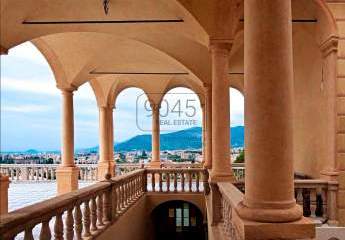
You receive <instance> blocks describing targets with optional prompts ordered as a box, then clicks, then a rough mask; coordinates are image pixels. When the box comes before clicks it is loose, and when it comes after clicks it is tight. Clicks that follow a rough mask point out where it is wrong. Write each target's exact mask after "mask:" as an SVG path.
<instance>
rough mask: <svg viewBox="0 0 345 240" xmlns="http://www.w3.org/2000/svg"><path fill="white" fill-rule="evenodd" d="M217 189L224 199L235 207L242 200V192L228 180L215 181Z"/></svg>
mask: <svg viewBox="0 0 345 240" xmlns="http://www.w3.org/2000/svg"><path fill="white" fill-rule="evenodd" d="M217 185H218V188H219V191H220V192H221V194H222V196H223V198H224V199H226V200H227V201H228V202H229V203H230V204H231V206H232V207H236V206H237V205H238V204H239V203H240V202H241V201H242V200H243V196H244V194H243V193H242V192H241V191H240V190H238V188H237V187H236V186H235V185H234V184H232V183H230V182H219V183H217Z"/></svg>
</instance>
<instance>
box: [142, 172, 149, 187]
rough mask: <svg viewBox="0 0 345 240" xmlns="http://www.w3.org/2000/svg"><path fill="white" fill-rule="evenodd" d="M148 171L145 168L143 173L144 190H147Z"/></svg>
mask: <svg viewBox="0 0 345 240" xmlns="http://www.w3.org/2000/svg"><path fill="white" fill-rule="evenodd" d="M147 177H148V175H147V171H146V170H145V172H144V174H143V181H142V184H143V192H147Z"/></svg>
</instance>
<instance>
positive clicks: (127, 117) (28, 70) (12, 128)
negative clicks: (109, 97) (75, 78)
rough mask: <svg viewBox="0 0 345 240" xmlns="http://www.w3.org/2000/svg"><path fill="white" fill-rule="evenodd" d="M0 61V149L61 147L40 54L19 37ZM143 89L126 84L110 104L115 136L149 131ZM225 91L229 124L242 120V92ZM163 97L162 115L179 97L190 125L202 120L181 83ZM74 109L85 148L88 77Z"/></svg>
mask: <svg viewBox="0 0 345 240" xmlns="http://www.w3.org/2000/svg"><path fill="white" fill-rule="evenodd" d="M0 65H1V149H0V150H1V151H21V150H27V149H32V148H33V149H38V150H42V151H44V150H58V149H60V130H61V127H60V125H61V124H60V116H61V94H60V91H59V90H58V89H57V88H56V86H55V80H54V75H53V73H52V71H51V70H50V67H49V65H48V63H47V62H46V60H45V59H44V57H43V56H42V55H41V54H40V52H39V51H38V50H37V49H36V48H35V47H34V46H33V45H32V44H31V43H24V44H21V45H19V46H17V47H15V48H13V49H11V50H10V51H9V54H8V55H7V56H3V55H2V56H1V64H0ZM142 94H143V92H142V91H141V90H140V89H136V88H130V89H126V90H125V91H123V92H121V93H120V95H119V96H118V99H117V101H116V109H115V110H114V138H115V139H114V140H115V142H120V141H123V140H126V139H128V138H130V137H133V136H135V135H138V134H145V133H149V131H150V126H151V117H150V116H149V115H150V112H149V108H148V109H147V110H145V107H144V103H145V100H147V99H146V96H145V95H142ZM230 95H231V125H232V126H236V125H243V97H242V95H241V94H240V93H239V92H238V91H236V90H233V89H231V91H230ZM138 97H139V99H138V101H137V98H138ZM165 98H166V100H167V101H166V102H168V103H169V105H166V104H165V105H164V106H162V109H161V114H163V115H164V114H165V113H163V112H165V111H166V110H167V106H169V110H170V112H169V114H168V116H167V117H165V118H162V119H164V120H170V121H171V122H173V120H175V119H177V118H178V117H177V115H178V114H179V113H176V110H177V109H178V106H176V107H175V113H172V112H171V110H172V109H173V108H174V106H175V105H176V103H177V102H178V100H180V103H181V106H182V107H181V111H182V112H183V114H186V111H187V109H186V108H185V107H184V106H185V105H186V101H187V100H189V101H190V102H189V105H193V106H194V107H195V109H196V114H195V115H193V117H184V118H183V117H182V119H188V120H194V122H193V124H194V125H195V126H196V125H197V126H201V109H200V104H199V102H198V99H197V97H196V95H195V94H193V92H192V91H190V90H188V89H184V88H178V89H173V90H171V91H170V92H169V94H168V95H167V96H166V97H165ZM188 110H189V111H190V110H191V109H188ZM74 111H75V147H76V148H86V147H93V146H96V145H98V109H97V104H96V99H95V97H94V94H93V92H92V89H91V87H90V85H89V84H88V83H87V84H84V85H82V86H81V87H79V89H78V91H77V92H75V94H74ZM191 114H192V113H191V112H190V115H191ZM136 116H138V119H137V118H136ZM183 116H185V115H183ZM179 119H181V117H180V118H179ZM137 123H139V125H140V126H139V127H138V126H137ZM194 125H193V126H194ZM187 127H188V126H187V125H182V126H176V125H173V126H169V125H164V126H161V128H162V130H163V131H166V132H169V131H176V130H181V129H183V128H187Z"/></svg>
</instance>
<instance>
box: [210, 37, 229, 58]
mask: <svg viewBox="0 0 345 240" xmlns="http://www.w3.org/2000/svg"><path fill="white" fill-rule="evenodd" d="M232 45H233V40H231V39H210V43H209V49H210V51H211V52H219V53H223V54H226V55H228V54H229V53H230V51H231V48H232Z"/></svg>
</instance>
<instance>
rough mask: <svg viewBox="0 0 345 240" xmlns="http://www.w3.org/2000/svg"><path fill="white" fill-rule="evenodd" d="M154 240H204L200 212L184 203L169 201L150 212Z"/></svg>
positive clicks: (193, 206)
mask: <svg viewBox="0 0 345 240" xmlns="http://www.w3.org/2000/svg"><path fill="white" fill-rule="evenodd" d="M151 216H152V222H153V223H154V233H155V235H154V239H155V240H187V239H188V240H194V239H197V240H205V234H206V233H205V227H204V224H203V216H202V214H201V212H200V210H199V209H198V208H197V207H196V206H195V205H193V204H191V203H189V202H185V201H169V202H166V203H163V204H161V205H159V206H158V207H156V208H155V209H154V210H153V212H152V215H151Z"/></svg>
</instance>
